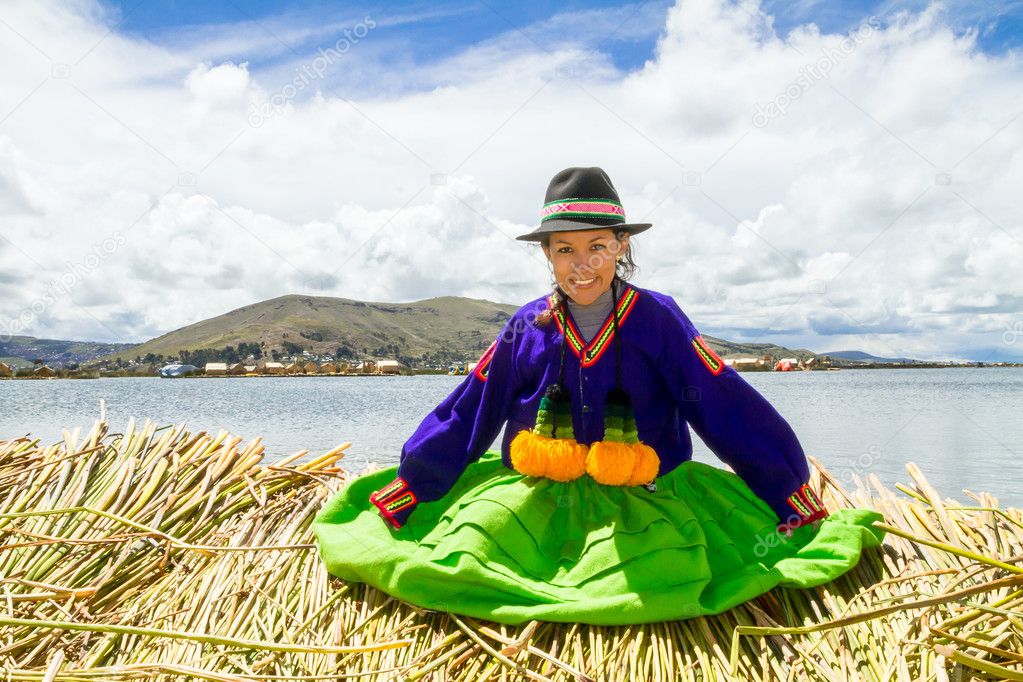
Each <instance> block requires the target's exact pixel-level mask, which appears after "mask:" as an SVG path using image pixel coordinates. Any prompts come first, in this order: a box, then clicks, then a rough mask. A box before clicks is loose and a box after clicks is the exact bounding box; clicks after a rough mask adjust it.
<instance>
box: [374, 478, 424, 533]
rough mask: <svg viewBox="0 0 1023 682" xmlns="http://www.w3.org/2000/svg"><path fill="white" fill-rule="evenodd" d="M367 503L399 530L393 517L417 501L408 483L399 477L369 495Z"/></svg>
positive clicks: (398, 525)
mask: <svg viewBox="0 0 1023 682" xmlns="http://www.w3.org/2000/svg"><path fill="white" fill-rule="evenodd" d="M369 501H370V502H372V503H373V505H374V506H376V508H377V509H379V510H380V514H381V515H382V516H383V517H384V518H385V519H387V521H388V522H389V523H390V524H391V525H392V526H394V527H395V528H401V523H399V522H398V519H397V517H396V516H395V515H396V514H397V513H398V512H400V511H403V510H405V509H408V508H409V507H414V506H415V505H416V503H417V502H418V500H417V499H416V494H415V493H414V492H412V491H411V490H410V489H409V487H408V483H407V482H406V481H405V479H403V478H402V477H401V476H398V477H397V478H395V479H394V480H393V481H391V482H390V483H388V484H387V485H385V486H384V487H383V488H381V489H380V490H375V491H373V492H372V493H370V494H369Z"/></svg>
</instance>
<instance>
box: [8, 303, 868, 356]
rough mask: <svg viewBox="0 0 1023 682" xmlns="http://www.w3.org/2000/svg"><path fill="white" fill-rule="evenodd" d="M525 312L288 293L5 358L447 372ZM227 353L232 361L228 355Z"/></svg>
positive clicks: (747, 346)
mask: <svg viewBox="0 0 1023 682" xmlns="http://www.w3.org/2000/svg"><path fill="white" fill-rule="evenodd" d="M520 307H521V306H519V305H514V304H507V303H495V302H493V301H487V300H482V299H473V298H465V297H461V296H440V297H436V298H429V299H424V300H420V301H413V302H408V303H385V302H370V301H359V300H355V299H348V298H338V297H332V296H309V295H303V294H288V295H285V296H278V297H276V298H272V299H268V300H266V301H260V302H258V303H252V304H249V305H245V306H242V307H240V308H236V309H234V310H231V311H228V312H226V313H223V314H221V315H217V316H215V317H211V318H208V319H205V320H201V321H198V322H195V323H193V324H190V325H187V326H185V327H181V328H180V329H175V330H173V331H170V332H167V333H166V334H161V335H160V336H157V337H156V338H153V339H150V340H149V341H146V342H144V343H141V344H102V343H90V342H81V341H61V342H55V341H50V340H47V341H43V340H34V339H30V338H29V337H15V338H17V339H20V346H19V348H23V349H32V350H31V352H30V353H29V354H28V355H30V356H31V357H28V356H26V355H22V354H21V353H9V354H10V355H12V356H19V357H22V358H24V359H25V360H26V361H27V362H26V363H22V364H28V363H31V360H32V359H34V358H35V357H40V358H42V359H44V360H45V361H47V362H51V361H53V360H55V359H57V360H60V359H61V358H63V357H64V356H66V355H67V354H68V349H69V348H71V347H74V348H77V349H79V352H77V353H76V354H75V361H77V362H88V363H89V364H110V363H116V360H117V358H120V359H121V363H120V364H122V365H123V364H127V363H130V362H131V361H134V360H135V359H136V358H139V359H140V360H141V361H142V362H143V363H145V364H162V363H164V362H168V361H170V360H171V359H178V360H185V361H188V362H191V363H193V364H202V363H203V362H205V361H208V360H230V361H236V360H237V361H242V360H246V358H247V357H248V356H249V355H252V354H258V355H259V356H260V359H272V358H274V357H283V356H301V354H302V352H303V351H305V352H307V353H309V354H310V355H312V356H314V357H323V356H328V355H329V356H332V357H335V358H341V359H380V358H393V359H397V360H400V361H401V362H402V363H404V364H406V365H408V366H409V367H417V368H420V367H447V365H448V364H449V363H451V362H461V361H472V360H475V359H476V358H477V357H479V354H480V353H481V352H482V351H483V350H484V349H485V348H486V347H487V346H488V345H489V344H490V342H491V341H492V340H493V339H494V337H495V336H496V335H497V333H498V332H500V330H501V329H502V328H503V327H504V324H505V322H506V321H507V320H508V319H509V318H510V317H511V315H512V314H514V313H515V312H516V311H517V310H518V309H519V308H520ZM26 339H27V340H26ZM704 339H705V340H706V341H707V343H708V344H709V345H710V346H711V348H712V349H713V350H714V351H715V352H716V353H718V354H719V355H721V356H722V357H724V358H731V357H756V358H762V357H764V356H769V357H771V358H774V359H777V358H783V357H797V358H800V359H802V360H804V361H805V360H808V359H810V358H812V357H815V356H816V355H817V354H816V353H814V352H813V351H811V350H807V349H805V348H800V349H794V350H793V349H789V348H786V347H784V346H778V345H776V344H771V343H740V342H733V341H728V340H725V339H720V338H716V337H713V336H707V335H705V336H704ZM30 341H31V342H35V345H33V344H32V343H30ZM54 344H56V345H54ZM61 344H63V345H61ZM2 348H3V346H0V350H2ZM226 349H230V352H231V353H233V354H234V355H233V356H230V355H227V354H225V353H226ZM50 351H52V352H50ZM89 351H91V352H89ZM849 353H851V354H855V353H859V351H849ZM0 355H3V353H0ZM860 355H861V356H863V357H872V356H868V355H867V354H865V353H860Z"/></svg>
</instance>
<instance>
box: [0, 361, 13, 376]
mask: <svg viewBox="0 0 1023 682" xmlns="http://www.w3.org/2000/svg"><path fill="white" fill-rule="evenodd" d="M12 376H14V370H13V369H11V366H10V365H8V364H7V363H6V362H0V377H5V378H6V377H12Z"/></svg>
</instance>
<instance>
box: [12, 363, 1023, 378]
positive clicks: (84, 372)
mask: <svg viewBox="0 0 1023 682" xmlns="http://www.w3.org/2000/svg"><path fill="white" fill-rule="evenodd" d="M726 361H727V358H726ZM995 367H1023V362H919V361H918V362H912V363H897V362H870V363H858V364H849V365H841V366H835V365H832V366H830V367H815V368H805V369H792V370H788V371H793V372H823V371H828V372H837V371H840V370H842V371H844V370H853V371H855V370H864V369H962V368H995ZM735 369H736V371H738V372H740V373H746V372H778V371H782V370H777V369H772V368H770V367H757V368H752V367H741V366H736V367H735ZM465 374H466V372H455V373H452V372H448V371H444V370H440V369H415V368H410V369H403V370H402V371H400V372H390V373H388V372H375V373H373V372H330V373H325V372H308V373H306V372H296V373H291V374H261V373H253V372H250V373H246V374H203V373H196V374H192V375H188V376H181V377H174V378H175V379H238V378H244V377H273V378H293V377H308V376H317V377H326V376H331V377H381V376H384V377H388V376H392V377H393V376H420V375H452V376H464V375H465ZM124 377H132V378H138V377H152V378H159V374H158V373H157V370H155V369H154V370H145V371H133V370H128V369H125V370H114V371H102V372H101V371H99V370H96V369H80V370H67V369H57V370H53V374H43V375H40V374H37V373H34V372H32V371H31V370H26V371H22V372H18V373H14V374H12V375H11V376H4V375H0V381H4V380H8V379H11V380H14V379H17V380H24V379H28V380H43V379H106V378H124Z"/></svg>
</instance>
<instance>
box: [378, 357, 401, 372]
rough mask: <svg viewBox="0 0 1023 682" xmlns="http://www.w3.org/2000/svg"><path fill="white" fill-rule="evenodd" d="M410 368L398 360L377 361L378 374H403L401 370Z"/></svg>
mask: <svg viewBox="0 0 1023 682" xmlns="http://www.w3.org/2000/svg"><path fill="white" fill-rule="evenodd" d="M403 369H408V368H407V367H406V366H405V365H403V364H401V363H400V362H398V361H397V360H379V361H378V362H377V373H378V374H401V370H403Z"/></svg>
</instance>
